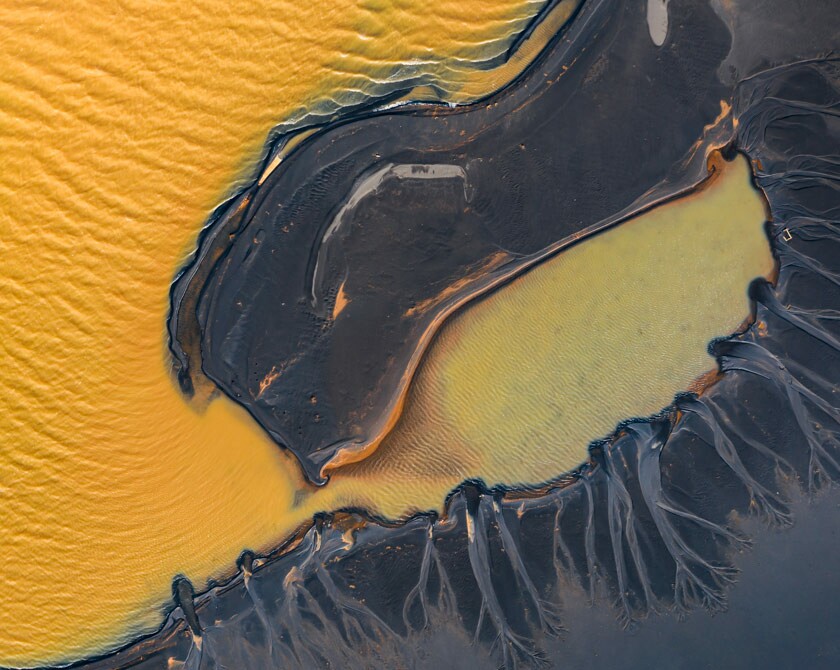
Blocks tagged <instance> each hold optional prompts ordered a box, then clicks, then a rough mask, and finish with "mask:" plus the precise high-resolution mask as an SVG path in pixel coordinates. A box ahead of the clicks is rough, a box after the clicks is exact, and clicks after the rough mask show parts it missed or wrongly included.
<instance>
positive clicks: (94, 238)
mask: <svg viewBox="0 0 840 670" xmlns="http://www.w3.org/2000/svg"><path fill="white" fill-rule="evenodd" d="M541 7H542V2H541V1H535V0H530V1H529V0H494V1H493V2H482V1H480V0H436V1H435V2H434V3H429V2H421V1H420V0H393V1H385V0H330V1H329V2H311V1H309V0H276V1H272V0H263V1H257V2H254V1H251V0H248V1H246V2H238V3H230V2H219V1H218V0H199V1H197V2H179V3H171V2H160V1H157V0H108V1H105V2H103V1H100V0H97V1H93V0H68V1H67V2H45V1H38V0H36V1H34V2H33V1H32V0H6V1H4V2H3V3H0V25H2V27H3V28H2V37H0V156H2V161H0V165H2V170H0V259H2V260H0V262H2V272H0V282H2V290H0V313H2V315H3V318H2V319H1V320H0V346H2V354H0V355H2V367H1V368H0V585H2V588H0V665H7V664H32V663H48V662H54V661H59V660H63V659H72V658H77V657H79V656H81V655H85V654H89V653H91V652H98V651H102V650H103V649H105V648H110V647H112V646H113V645H114V644H117V643H119V642H120V641H123V640H125V639H126V637H127V636H129V635H132V634H134V633H137V632H139V631H144V630H149V629H150V628H153V627H154V626H156V625H157V624H158V623H159V622H160V606H161V604H162V603H164V602H165V601H166V600H167V599H168V597H169V592H170V582H171V579H172V576H173V574H175V573H184V574H186V575H188V576H190V577H191V578H193V579H194V580H196V583H197V584H198V585H199V586H200V585H201V584H203V583H204V579H205V578H206V577H207V576H208V575H211V574H217V573H219V572H220V571H223V570H225V569H227V568H228V566H231V565H232V562H233V561H234V560H235V558H236V556H237V555H238V553H239V552H240V550H241V549H242V548H243V547H245V546H250V547H254V548H266V547H268V546H270V545H273V544H275V543H276V542H277V541H278V540H279V539H280V537H282V535H283V534H284V533H286V532H287V530H288V528H289V527H290V526H293V525H294V524H296V523H298V522H300V521H302V520H303V519H305V518H306V516H307V514H310V513H311V510H303V509H301V510H297V512H292V511H290V507H291V501H292V496H293V495H294V491H295V489H296V488H297V487H298V486H299V483H300V482H299V476H298V472H297V468H296V467H294V464H293V463H291V462H290V461H289V459H288V458H286V457H285V456H284V455H283V454H281V453H280V452H279V450H278V449H277V448H276V447H274V446H273V445H272V444H270V443H269V442H268V441H267V440H266V439H265V438H264V437H263V435H262V433H261V432H260V431H259V430H258V429H257V428H256V427H255V426H254V425H253V423H252V422H250V421H249V420H246V419H245V415H244V413H243V412H241V411H240V410H238V409H236V408H234V407H233V406H231V405H230V404H229V403H226V402H221V401H220V402H216V403H213V405H212V406H211V407H210V408H209V410H208V412H207V413H206V414H205V415H204V416H200V415H198V414H196V413H194V412H193V411H192V410H191V409H190V408H188V407H187V406H186V405H185V404H184V402H183V401H182V399H181V397H180V396H179V394H178V393H177V391H176V390H175V388H174V386H173V384H172V381H171V379H170V376H169V372H168V369H167V363H166V360H167V359H166V349H165V336H164V322H165V317H166V312H167V291H168V287H169V283H170V281H171V279H172V277H173V275H174V273H175V271H176V269H177V268H178V266H179V265H180V264H181V263H182V262H183V259H184V257H185V254H187V253H188V252H189V251H190V250H191V247H192V245H193V244H194V240H195V237H196V234H197V232H198V230H199V229H200V227H201V226H202V224H203V222H204V221H205V219H206V217H207V215H208V213H209V212H210V211H211V209H212V208H213V207H214V206H215V205H217V204H218V203H219V202H220V200H221V199H222V198H223V197H224V196H225V195H226V194H227V193H228V191H229V189H230V187H231V184H233V183H235V182H236V181H237V179H239V178H241V177H242V175H244V174H246V173H247V172H248V171H250V170H251V169H252V168H253V166H254V163H255V160H256V159H257V158H258V157H259V155H260V151H261V148H262V145H263V142H264V140H265V138H266V136H267V134H268V132H269V130H270V129H271V128H272V126H274V125H275V124H277V123H278V122H280V121H283V120H288V119H294V118H299V117H300V115H301V110H303V109H314V110H320V111H322V112H323V111H326V112H329V111H330V110H334V109H335V108H336V106H337V105H340V104H343V103H352V102H358V101H359V100H363V99H364V98H365V96H367V95H369V94H376V93H381V92H383V91H387V90H391V88H393V87H394V86H396V85H397V84H398V83H399V82H401V81H411V82H417V83H418V85H419V84H426V85H429V84H437V85H439V86H440V89H441V90H443V91H446V92H447V95H448V96H450V97H452V98H453V99H458V98H460V97H464V96H467V93H463V94H461V93H459V91H460V90H461V89H462V88H464V87H466V86H470V87H474V86H475V82H476V81H484V82H485V85H486V86H488V87H491V88H492V87H495V86H497V85H498V84H499V83H501V82H502V81H503V80H504V78H505V77H509V76H511V73H510V72H507V71H505V72H502V73H501V74H498V77H499V79H496V78H495V77H496V75H493V73H487V72H481V73H479V74H477V75H476V78H472V77H473V74H472V73H473V72H474V71H475V70H476V68H479V69H480V68H482V67H484V66H485V65H486V63H487V62H491V61H492V59H493V58H494V57H496V56H498V55H499V54H502V53H504V52H505V51H506V50H507V48H508V46H509V44H510V43H511V41H512V39H513V36H515V35H516V34H517V33H519V32H520V31H521V30H522V29H523V28H524V26H525V25H526V24H527V22H528V20H529V19H530V18H531V16H532V15H533V14H534V13H536V12H537V11H539V9H540V8H541ZM563 11H566V10H565V9H564V10H563ZM475 93H476V91H475V90H473V89H472V88H471V89H470V92H469V94H470V95H472V94H475Z"/></svg>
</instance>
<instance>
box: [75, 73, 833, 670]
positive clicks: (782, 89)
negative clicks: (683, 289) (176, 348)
mask: <svg viewBox="0 0 840 670" xmlns="http://www.w3.org/2000/svg"><path fill="white" fill-rule="evenodd" d="M804 79H810V80H811V81H810V82H809V83H810V88H809V90H807V91H803V90H802V89H800V88H799V87H798V84H799V83H800V82H802V81H803V80H804ZM738 97H739V99H738V101H737V103H738V104H737V107H736V117H737V118H738V119H739V124H738V136H737V139H736V145H737V147H738V149H740V150H743V151H745V152H746V153H747V154H748V155H749V156H750V157H751V158H752V159H753V160H755V161H758V162H759V163H760V165H762V166H763V167H761V168H759V169H758V170H757V180H758V183H759V186H760V187H761V188H762V190H763V191H764V192H765V193H766V195H767V197H768V200H769V202H770V204H771V208H772V213H773V217H772V223H771V224H770V225H771V227H772V231H773V236H772V240H773V249H774V252H776V253H777V254H778V257H779V259H780V272H779V280H778V284H777V286H776V288H775V289H774V288H773V287H771V286H770V285H769V284H768V283H767V282H764V281H757V282H755V283H754V284H753V286H752V287H751V291H750V294H751V297H752V298H754V299H755V301H756V303H755V304H756V319H757V321H756V323H755V324H754V325H753V326H751V327H750V328H749V329H748V330H747V331H746V332H744V333H743V334H741V335H739V336H736V337H734V338H728V339H721V340H718V341H716V343H714V344H713V345H712V347H713V350H714V352H715V354H716V356H717V359H718V362H719V366H720V369H721V370H722V371H723V372H724V375H723V378H722V379H721V380H720V381H719V382H718V383H717V384H715V385H713V386H711V387H709V388H708V389H707V390H706V392H705V393H704V394H703V395H702V396H700V397H699V398H698V397H697V396H694V395H692V394H684V395H683V396H681V397H680V398H678V399H677V401H676V404H675V406H673V407H672V409H671V411H670V412H669V413H668V415H667V416H662V417H658V418H654V419H651V420H649V421H645V422H641V421H637V422H630V423H627V424H625V425H624V426H623V428H621V429H619V430H618V431H617V432H616V434H615V435H614V436H613V438H612V439H610V440H609V441H605V442H602V443H600V444H595V445H593V446H592V448H591V465H590V466H589V467H587V468H585V469H584V471H581V472H579V473H576V474H575V475H570V476H569V477H568V478H567V481H566V484H567V485H566V486H563V487H560V488H555V489H552V490H550V491H547V492H546V493H545V495H541V496H538V497H533V498H528V499H525V500H522V499H509V498H508V497H507V496H506V495H505V494H504V493H502V492H499V491H496V492H493V491H490V490H487V489H485V488H484V487H482V486H481V485H480V484H475V483H472V484H465V485H463V486H461V487H460V488H459V489H458V491H457V492H456V493H455V494H453V495H452V496H451V497H450V499H449V505H448V518H446V519H444V520H439V519H436V518H435V517H434V516H429V515H421V516H418V517H415V518H413V519H411V520H410V521H408V522H407V523H405V524H403V525H401V526H398V527H383V526H380V525H378V524H374V523H367V522H366V520H365V519H364V518H363V517H359V516H358V515H356V514H355V513H352V512H351V513H336V514H332V515H323V516H320V517H319V518H318V519H317V520H316V524H315V525H314V526H313V527H312V528H311V529H310V530H308V531H307V532H306V533H305V534H304V535H303V536H302V537H299V538H298V540H297V546H296V547H295V548H293V549H292V550H291V551H289V552H287V553H285V554H283V555H275V556H274V557H272V558H270V559H267V560H265V561H261V560H259V559H255V558H254V557H253V556H251V555H248V554H246V555H245V556H243V559H242V560H241V561H240V572H239V573H238V574H237V575H236V577H234V578H233V579H232V580H230V581H229V582H227V583H226V584H224V585H219V586H217V587H216V588H214V589H211V590H210V591H208V592H207V593H205V594H203V595H199V596H198V597H197V598H196V600H195V604H194V605H193V604H189V605H188V606H187V608H188V610H189V611H190V614H189V617H190V618H191V619H193V620H194V621H195V622H196V623H195V624H194V625H195V626H196V627H197V628H198V630H197V631H191V630H190V629H189V626H188V625H187V623H186V619H185V615H184V614H183V613H182V612H181V611H179V610H176V611H175V612H173V614H172V615H171V616H170V618H169V620H168V621H167V623H166V625H165V626H164V627H163V629H162V630H161V632H160V633H158V634H157V635H156V636H152V637H150V638H147V639H146V640H145V641H142V642H140V643H138V644H137V645H135V646H134V647H132V648H127V649H125V650H124V651H122V652H120V653H118V654H116V655H114V656H112V657H109V658H108V659H103V660H102V661H101V662H99V663H95V664H93V665H91V666H87V667H91V668H114V667H142V668H157V667H165V662H166V660H167V659H169V658H170V657H172V658H175V659H177V660H180V661H184V662H185V665H184V667H186V668H198V667H206V668H212V667H219V665H218V664H221V663H227V664H228V666H229V667H260V666H261V665H265V664H274V665H279V664H281V663H284V662H285V664H286V666H287V667H318V666H320V665H323V664H324V663H325V662H327V661H329V662H332V663H333V664H334V665H337V666H339V667H376V668H378V667H383V668H384V667H393V666H394V665H395V664H402V665H406V666H408V667H417V668H423V667H430V665H429V664H427V663H424V661H423V658H424V656H423V654H424V653H427V652H424V647H425V645H426V641H427V639H428V635H430V634H431V632H434V633H435V634H436V635H438V636H439V635H443V634H445V635H447V636H451V639H449V638H447V639H449V642H448V644H449V645H450V646H451V649H448V653H451V654H453V656H452V658H451V661H450V662H451V663H452V664H453V665H455V661H456V660H457V659H467V658H482V659H485V660H488V661H490V660H492V661H494V662H495V663H499V662H500V661H501V662H502V663H503V664H504V665H505V666H506V667H514V666H515V665H516V664H517V660H518V662H519V664H521V665H525V666H530V665H534V666H539V665H541V664H544V663H546V662H548V661H550V660H551V659H547V658H545V657H544V656H541V651H542V650H543V649H544V647H545V646H546V643H549V642H550V645H551V646H552V647H553V648H555V649H557V650H558V651H557V653H559V654H561V656H560V657H559V658H562V649H563V647H562V644H563V633H562V627H563V626H562V615H563V610H562V603H563V601H564V600H569V601H574V600H579V596H578V595H577V594H579V593H580V592H581V590H582V591H583V592H584V593H586V594H588V595H587V599H588V600H589V601H590V602H592V603H594V604H595V606H596V607H598V608H610V609H612V610H613V611H615V612H616V614H617V615H618V616H619V619H620V621H622V622H623V623H625V624H633V625H636V624H637V623H638V622H641V621H642V620H643V619H645V618H646V617H648V616H649V615H651V614H659V615H666V614H669V613H675V614H679V613H681V612H686V611H688V610H690V609H693V608H696V607H701V608H709V609H712V610H717V611H719V612H721V611H723V609H725V606H726V593H727V591H728V590H729V589H730V588H731V585H732V583H733V582H734V581H735V579H736V576H737V568H736V563H737V561H738V560H739V559H738V556H739V555H740V553H742V552H743V551H744V550H745V549H746V548H747V547H748V546H749V544H750V542H751V536H748V535H746V534H745V530H746V529H747V527H746V526H745V525H744V524H743V523H742V522H741V521H739V519H744V518H747V517H751V516H758V517H759V519H761V520H762V521H763V524H762V525H761V526H760V527H759V530H755V528H753V529H751V530H750V533H751V535H752V534H754V533H760V532H763V531H762V530H761V527H763V526H764V525H765V524H766V525H769V526H771V527H785V526H788V525H790V524H791V523H792V521H793V519H792V517H791V504H792V501H791V499H793V498H796V497H797V495H798V492H799V491H800V490H801V491H804V492H805V493H806V494H808V493H813V492H815V491H818V490H820V489H821V488H823V487H825V486H826V485H829V484H830V483H831V482H838V481H840V409H838V406H837V403H836V400H834V404H832V402H831V401H832V399H833V398H832V395H833V390H832V389H833V388H834V387H836V384H837V381H838V380H840V327H838V324H837V323H835V322H836V321H837V316H836V315H837V313H838V310H837V306H838V305H840V279H838V277H840V229H838V226H837V224H836V223H833V221H836V220H838V219H840V197H838V195H837V193H836V182H837V181H838V180H840V160H838V159H840V155H838V154H833V155H832V154H828V155H823V154H821V153H820V151H822V147H831V146H834V147H836V146H840V144H838V140H840V127H838V126H837V124H836V123H835V121H834V118H833V116H836V112H834V113H833V114H832V112H831V109H832V106H833V107H834V108H835V109H837V108H840V58H837V57H835V58H833V59H826V60H825V61H824V62H819V61H816V60H815V61H813V62H805V63H799V64H794V65H790V66H787V67H783V68H777V69H776V70H773V71H768V72H767V73H764V74H759V75H757V76H755V77H753V78H751V79H749V80H748V81H747V82H746V83H745V85H744V86H743V87H742V89H741V90H740V91H739V96H738ZM791 110H795V111H796V116H795V117H793V118H794V119H795V120H794V121H793V122H791V121H790V119H791V118H792V117H791V114H790V112H791ZM830 124H833V125H834V129H833V130H831V128H830V127H829V126H830ZM768 138H769V139H768ZM793 147H795V148H796V149H798V151H799V153H797V152H796V151H792V150H791V149H792V148H793ZM809 147H812V148H814V149H816V148H817V147H820V149H816V151H817V152H816V153H810V151H811V150H809ZM785 231H788V232H789V233H790V240H786V239H785V238H786V237H787V236H788V233H786V232H785ZM786 304H787V306H785V305H786ZM816 362H819V366H817V365H815V363H816ZM835 518H836V512H835ZM354 525H357V529H356V531H355V537H354V541H353V543H352V544H351V545H349V546H348V545H347V544H346V542H345V539H344V537H345V533H346V532H347V529H348V528H351V527H353V526H354ZM395 552H398V553H399V559H396V558H394V554H395ZM388 561H392V563H390V567H389V568H388V569H384V568H385V566H386V565H389V563H388ZM752 569H753V570H756V571H757V570H758V568H756V566H752ZM763 579H764V580H766V581H768V583H772V580H773V579H774V575H772V574H771V575H765V576H763ZM444 584H448V590H447V589H446V588H444ZM353 586H355V587H356V589H353V588H351V587H353ZM360 598H363V600H360ZM316 605H317V607H316ZM480 611H485V612H486V614H485V616H484V620H485V622H489V624H488V625H489V626H490V629H489V630H484V631H479V634H477V635H476V636H475V637H473V636H472V634H471V633H466V634H463V633H458V632H457V631H463V630H466V631H471V630H474V629H475V626H476V625H477V622H478V619H479V614H478V613H479V612H480ZM306 612H308V614H306ZM313 613H314V614H313ZM193 615H194V618H193ZM316 615H318V616H320V617H321V618H320V619H319V618H318V616H316ZM721 616H725V615H722V614H721ZM307 617H310V618H307ZM312 617H315V618H312ZM736 623H738V622H736ZM642 625H643V624H642ZM685 625H686V626H691V625H692V620H691V619H689V620H688V622H687V623H686V624H685ZM741 625H743V622H742V623H741ZM295 626H297V627H298V628H295ZM430 631H431V632H430ZM453 631H454V632H453ZM744 633H745V634H749V633H750V630H749V628H748V627H746V626H745V628H744ZM753 634H754V631H753ZM194 635H195V636H196V637H194ZM497 636H498V637H497ZM558 636H559V642H557V641H554V642H552V639H553V638H556V637H558ZM199 637H200V638H201V639H202V647H201V649H200V650H199V649H198V647H197V646H196V645H195V641H196V639H198V638H199ZM471 638H472V642H471V641H470V640H471ZM494 639H500V640H501V644H497V645H494V642H493V641H494ZM269 640H271V641H272V642H269ZM747 642H748V643H754V642H756V640H755V639H753V640H747ZM802 651H803V652H807V651H808V650H807V649H803V650H802ZM249 660H250V663H249ZM808 660H809V657H808V656H803V661H804V662H806V663H807V662H808ZM835 660H836V659H835ZM313 661H314V663H313ZM830 661H831V659H828V660H827V662H830ZM389 664H390V665H389ZM284 667H285V666H284ZM458 667H469V666H468V665H467V664H466V662H463V663H462V664H461V665H460V666H458ZM697 667H702V666H699V664H698V666H697Z"/></svg>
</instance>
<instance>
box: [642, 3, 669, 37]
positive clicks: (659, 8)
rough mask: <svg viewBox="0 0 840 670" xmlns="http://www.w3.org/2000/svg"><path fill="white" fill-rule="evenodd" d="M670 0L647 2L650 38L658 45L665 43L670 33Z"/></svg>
mask: <svg viewBox="0 0 840 670" xmlns="http://www.w3.org/2000/svg"><path fill="white" fill-rule="evenodd" d="M668 1H669V0H648V3H647V24H648V31H649V32H650V39H652V40H653V43H654V44H655V45H656V46H658V47H661V46H662V45H663V44H665V38H666V37H667V35H668Z"/></svg>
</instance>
